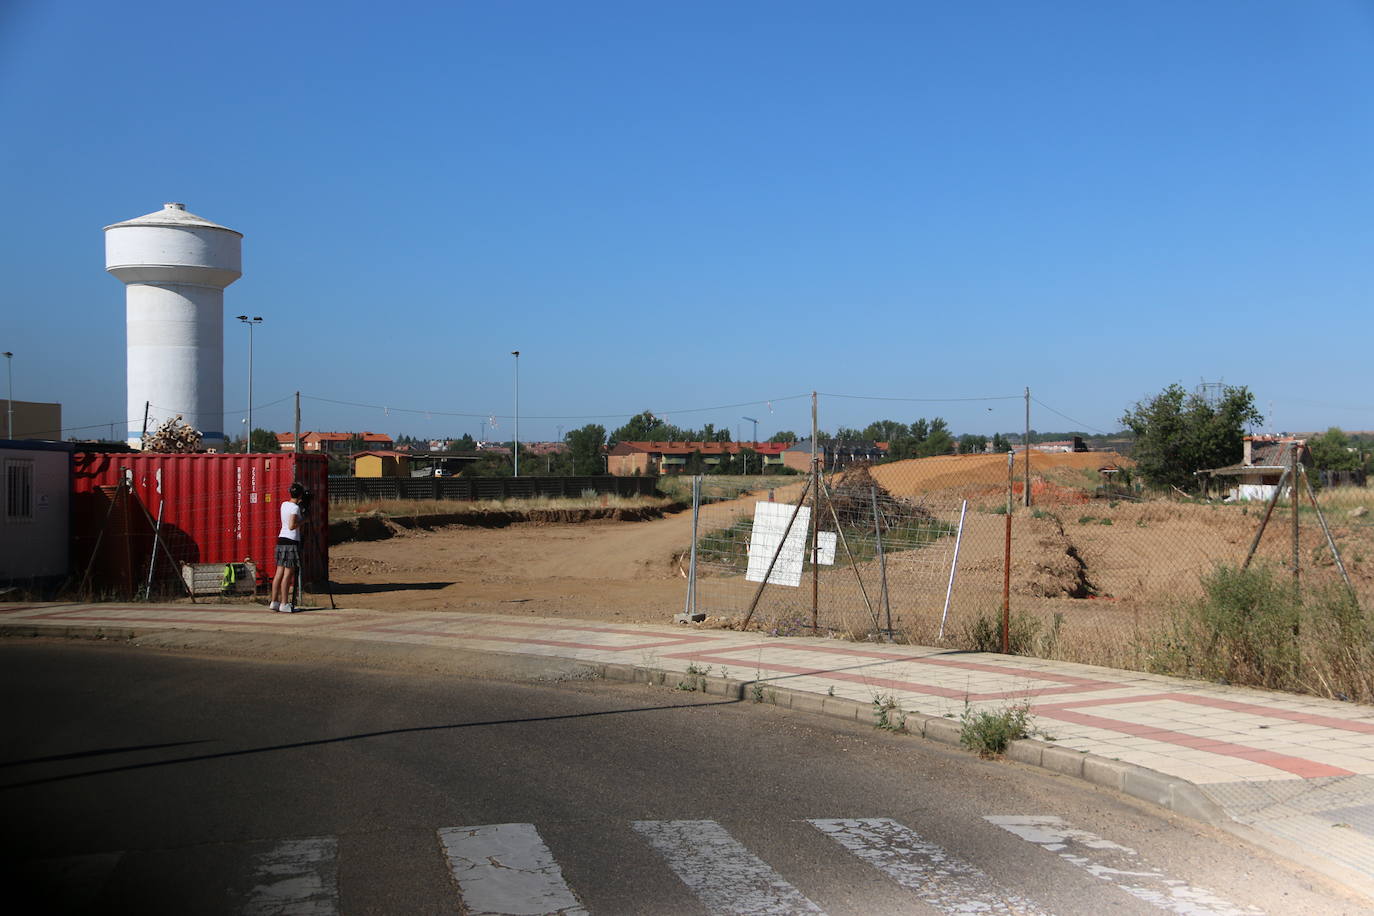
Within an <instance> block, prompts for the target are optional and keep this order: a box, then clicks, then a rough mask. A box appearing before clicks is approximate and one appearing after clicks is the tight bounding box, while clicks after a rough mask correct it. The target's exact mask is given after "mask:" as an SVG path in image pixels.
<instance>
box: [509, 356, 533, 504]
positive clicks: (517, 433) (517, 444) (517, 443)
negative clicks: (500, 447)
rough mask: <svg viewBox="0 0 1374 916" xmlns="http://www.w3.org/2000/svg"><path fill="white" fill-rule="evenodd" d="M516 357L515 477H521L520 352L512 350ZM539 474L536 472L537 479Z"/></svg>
mask: <svg viewBox="0 0 1374 916" xmlns="http://www.w3.org/2000/svg"><path fill="white" fill-rule="evenodd" d="M510 355H511V356H514V357H515V476H516V477H519V476H520V351H519V350H511V351H510ZM538 475H539V472H538V471H536V472H535V476H536V477H537V476H538Z"/></svg>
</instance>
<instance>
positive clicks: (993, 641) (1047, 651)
mask: <svg viewBox="0 0 1374 916" xmlns="http://www.w3.org/2000/svg"><path fill="white" fill-rule="evenodd" d="M1063 627H1064V615H1063V614H1060V613H1056V614H1055V615H1054V620H1053V622H1052V623H1051V624H1050V626H1049V628H1048V629H1047V628H1046V627H1045V623H1044V621H1042V620H1041V619H1040V618H1039V617H1036V616H1035V615H1034V614H1031V613H1029V612H1028V611H1017V612H1016V613H1015V614H1013V615H1012V617H1011V627H1010V630H1009V631H1008V632H1009V637H1008V640H1007V644H1008V648H1009V649H1010V651H1011V654H1012V655H1033V656H1037V657H1040V658H1048V657H1050V656H1052V655H1053V654H1054V651H1055V649H1057V648H1058V647H1059V636H1060V633H1061V631H1062V630H1063ZM964 642H965V643H966V645H967V648H969V649H971V650H972V651H974V652H1001V651H1002V620H1001V614H1000V613H998V614H997V615H996V616H993V615H989V614H986V613H981V612H980V613H979V614H978V616H977V617H975V618H974V619H973V621H972V622H970V623H966V624H964Z"/></svg>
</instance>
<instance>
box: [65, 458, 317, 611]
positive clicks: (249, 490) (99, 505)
mask: <svg viewBox="0 0 1374 916" xmlns="http://www.w3.org/2000/svg"><path fill="white" fill-rule="evenodd" d="M73 463H74V466H73V473H72V479H73V489H74V491H75V492H74V494H73V519H74V521H73V543H74V545H75V546H74V551H73V559H74V561H75V562H77V563H80V564H82V565H81V566H80V567H78V568H81V569H85V568H86V564H88V563H89V562H90V560H91V554H92V551H93V550H94V549H95V545H96V544H97V543H100V544H101V546H100V549H99V553H100V555H101V556H100V557H99V558H98V559H99V560H100V562H99V563H98V564H97V568H99V569H106V568H107V567H109V562H110V557H128V558H129V559H128V560H127V561H125V562H126V563H128V564H131V565H133V566H134V567H135V568H134V569H133V570H131V571H130V575H131V578H132V579H133V580H134V581H140V582H141V580H142V578H143V577H144V576H146V574H147V569H148V560H149V558H150V556H151V551H152V538H151V533H152V530H153V528H154V526H155V524H156V522H157V519H158V515H159V513H161V517H162V524H161V529H160V530H161V540H162V543H163V545H164V547H165V549H166V550H167V551H168V552H169V553H170V554H171V556H172V559H173V560H174V561H175V563H176V564H177V565H178V567H179V566H180V564H183V563H230V562H236V563H237V562H242V561H244V560H251V561H252V562H253V563H254V565H255V566H256V567H257V570H258V577H259V581H260V582H263V583H265V582H267V581H269V580H270V579H271V577H272V575H273V573H274V572H276V561H275V555H276V543H277V535H278V533H279V532H280V530H281V503H282V501H283V500H285V499H286V498H287V490H288V488H289V487H290V486H291V484H292V483H293V482H296V481H299V482H300V483H301V484H303V485H304V486H305V488H306V489H307V490H309V491H310V500H309V504H308V506H307V511H306V515H305V521H306V525H305V529H304V532H303V540H302V543H301V553H302V558H301V563H302V577H303V580H304V582H305V583H306V584H308V585H312V586H315V585H322V584H324V583H325V577H326V576H327V574H328V572H327V571H328V569H329V537H328V534H329V459H328V458H326V457H325V456H324V455H298V454H295V453H293V452H280V453H275V454H254V455H222V454H191V455H160V454H153V453H144V452H134V453H128V452H125V453H117V452H116V453H101V452H77V453H76V455H75V456H73ZM121 480H124V481H126V482H127V486H128V489H129V493H130V494H131V495H133V496H135V497H137V501H136V502H135V503H133V507H132V508H126V507H124V506H122V505H119V506H117V508H118V509H119V511H118V512H112V511H111V510H110V508H109V507H110V501H111V495H112V493H113V492H114V491H113V490H112V489H110V488H114V487H117V486H118V485H119V483H120V481H121ZM137 503H141V504H142V508H138V506H137ZM145 510H146V513H145ZM116 515H118V516H123V517H124V524H122V525H121V524H113V525H112V524H111V521H112V519H113V518H114V517H115V516H116ZM107 529H108V530H107ZM102 530H105V531H106V533H105V535H104V536H102V534H101V532H102ZM111 531H113V532H114V533H113V534H111ZM107 537H109V538H114V539H117V538H124V539H125V540H126V543H123V544H119V543H112V544H110V545H105V544H104V540H105V538H107ZM130 539H133V540H136V541H137V542H138V543H136V544H134V543H132V541H130ZM140 566H141V569H139V568H137V567H140ZM155 569H156V571H157V578H158V579H159V580H162V581H165V580H166V579H167V578H168V577H169V576H170V575H172V570H171V569H170V568H169V566H168V564H167V562H166V557H165V555H164V556H160V557H159V559H158V561H157V563H156V565H155ZM117 578H118V579H119V580H124V579H125V578H126V574H124V573H123V572H121V573H119V575H118V576H117Z"/></svg>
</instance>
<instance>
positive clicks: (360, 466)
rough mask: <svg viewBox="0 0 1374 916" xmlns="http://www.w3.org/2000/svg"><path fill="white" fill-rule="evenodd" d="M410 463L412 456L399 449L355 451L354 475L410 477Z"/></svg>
mask: <svg viewBox="0 0 1374 916" xmlns="http://www.w3.org/2000/svg"><path fill="white" fill-rule="evenodd" d="M301 438H302V439H304V438H305V437H304V436H302V437H301ZM409 465H410V456H409V455H407V454H405V453H403V452H399V451H373V452H354V453H353V476H354V477H409V476H410V467H409Z"/></svg>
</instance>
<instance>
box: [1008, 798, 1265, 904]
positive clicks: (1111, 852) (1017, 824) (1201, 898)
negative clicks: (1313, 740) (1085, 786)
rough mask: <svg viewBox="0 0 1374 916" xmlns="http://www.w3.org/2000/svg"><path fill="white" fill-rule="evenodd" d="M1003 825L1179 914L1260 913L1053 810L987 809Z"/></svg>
mask: <svg viewBox="0 0 1374 916" xmlns="http://www.w3.org/2000/svg"><path fill="white" fill-rule="evenodd" d="M984 820H986V821H988V822H989V823H992V824H996V825H997V826H999V827H1001V828H1002V829H1003V830H1008V831H1010V832H1011V833H1014V834H1016V835H1017V836H1019V837H1021V839H1023V840H1029V841H1030V842H1032V843H1035V844H1036V845H1037V846H1043V847H1044V848H1045V849H1048V850H1049V851H1050V852H1053V853H1057V854H1058V855H1059V857H1060V858H1061V859H1064V860H1065V861H1068V862H1072V863H1073V864H1074V865H1077V866H1078V867H1079V868H1083V869H1086V870H1087V872H1088V873H1089V874H1090V875H1093V876H1095V877H1098V878H1101V879H1102V880H1103V881H1106V882H1109V883H1111V884H1114V885H1116V886H1117V887H1119V888H1121V889H1122V890H1123V891H1125V892H1126V893H1128V894H1130V895H1131V896H1133V897H1137V898H1139V899H1141V900H1144V901H1145V902H1146V903H1149V904H1151V905H1153V906H1157V907H1159V908H1160V909H1162V910H1168V911H1170V912H1172V913H1178V914H1180V916H1261V914H1262V912H1263V911H1262V910H1258V909H1255V908H1254V907H1248V906H1237V905H1236V904H1234V903H1231V902H1230V901H1229V900H1224V899H1222V898H1221V897H1218V896H1216V895H1215V894H1213V893H1211V892H1210V891H1207V890H1204V889H1202V888H1199V887H1192V886H1191V885H1189V884H1188V883H1187V882H1186V881H1179V880H1178V879H1176V878H1170V877H1169V876H1168V875H1166V874H1165V873H1164V872H1162V871H1159V870H1158V869H1155V868H1150V867H1149V866H1148V865H1146V864H1145V863H1143V862H1141V861H1140V854H1139V853H1138V852H1136V851H1135V850H1134V849H1131V848H1130V847H1129V846H1121V845H1119V844H1117V843H1113V842H1112V841H1111V840H1104V839H1102V838H1101V837H1099V836H1097V835H1096V834H1093V833H1089V832H1088V831H1086V830H1079V829H1077V828H1076V827H1071V826H1069V825H1068V824H1066V823H1065V822H1064V820H1063V818H1059V817H1055V816H1053V815H1045V816H1017V815H1004V816H999V815H990V816H987V817H985V818H984Z"/></svg>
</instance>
